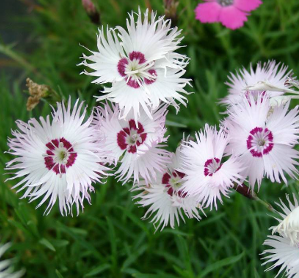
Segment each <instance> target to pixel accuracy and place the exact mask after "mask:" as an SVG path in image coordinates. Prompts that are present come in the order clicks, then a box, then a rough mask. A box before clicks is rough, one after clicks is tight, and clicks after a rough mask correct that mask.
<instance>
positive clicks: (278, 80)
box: [221, 61, 298, 105]
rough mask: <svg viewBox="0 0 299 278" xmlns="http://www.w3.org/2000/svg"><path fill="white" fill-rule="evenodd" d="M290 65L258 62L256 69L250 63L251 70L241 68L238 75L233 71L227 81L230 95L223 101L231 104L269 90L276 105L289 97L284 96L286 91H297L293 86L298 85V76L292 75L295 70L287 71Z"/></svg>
mask: <svg viewBox="0 0 299 278" xmlns="http://www.w3.org/2000/svg"><path fill="white" fill-rule="evenodd" d="M287 70H288V67H287V66H285V65H283V64H282V65H281V64H280V63H278V64H276V62H275V61H268V62H267V63H264V64H263V66H262V63H261V62H259V63H257V66H256V70H254V69H253V67H252V65H250V71H247V70H246V69H245V68H243V69H241V70H240V71H239V73H238V72H237V73H236V75H234V74H233V73H231V75H230V76H228V79H229V81H230V82H227V83H226V85H228V86H229V87H230V88H229V95H228V96H227V97H225V98H224V99H223V100H222V101H221V102H222V103H225V104H228V105H231V104H237V103H239V102H240V101H242V98H243V96H244V95H245V96H246V97H249V96H250V95H253V96H254V97H255V98H256V97H257V96H258V95H264V94H265V93H266V92H267V95H268V97H270V98H271V104H273V105H276V104H277V102H278V103H280V102H281V101H284V100H285V98H287V99H289V97H286V96H282V95H284V94H285V93H295V94H297V93H296V91H294V90H292V89H291V87H293V86H298V81H297V80H296V78H294V77H292V74H293V72H292V71H287Z"/></svg>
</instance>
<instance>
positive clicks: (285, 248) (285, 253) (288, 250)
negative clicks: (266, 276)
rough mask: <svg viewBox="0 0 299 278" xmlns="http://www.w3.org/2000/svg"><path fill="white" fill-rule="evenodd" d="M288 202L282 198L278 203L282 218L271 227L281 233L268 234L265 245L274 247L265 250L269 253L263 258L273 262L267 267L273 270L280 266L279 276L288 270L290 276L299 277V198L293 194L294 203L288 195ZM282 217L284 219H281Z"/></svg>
mask: <svg viewBox="0 0 299 278" xmlns="http://www.w3.org/2000/svg"><path fill="white" fill-rule="evenodd" d="M286 198H287V201H288V204H284V203H283V202H282V200H280V203H276V204H277V205H278V206H279V207H280V208H281V210H282V212H278V213H279V215H280V218H276V219H277V220H278V221H279V224H278V225H277V226H275V227H271V229H272V233H273V234H274V233H278V234H279V235H272V236H268V239H267V240H266V241H265V242H264V245H267V246H270V247H272V248H271V249H267V250H265V251H264V252H263V253H262V254H263V255H264V254H267V253H269V254H267V256H265V257H264V258H263V259H264V260H266V262H264V263H263V265H264V264H266V263H270V262H271V263H273V265H272V266H271V267H269V268H268V269H267V271H268V270H271V269H273V268H275V267H278V266H280V270H279V271H278V274H277V276H278V275H279V274H280V273H281V272H282V271H286V276H287V277H288V278H295V277H297V278H298V277H299V211H298V208H299V206H298V200H297V199H296V197H295V194H293V203H292V201H291V200H290V198H289V196H288V195H286ZM281 218H282V219H281Z"/></svg>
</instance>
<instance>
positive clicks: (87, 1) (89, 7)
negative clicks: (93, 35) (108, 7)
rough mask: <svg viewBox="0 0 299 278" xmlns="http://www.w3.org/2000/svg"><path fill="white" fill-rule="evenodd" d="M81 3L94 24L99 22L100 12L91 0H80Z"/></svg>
mask: <svg viewBox="0 0 299 278" xmlns="http://www.w3.org/2000/svg"><path fill="white" fill-rule="evenodd" d="M82 5H83V7H84V9H85V11H86V13H87V14H88V16H89V18H90V20H91V21H92V22H93V23H94V24H100V22H101V21H100V13H99V12H98V10H97V8H96V7H95V5H94V4H93V2H92V1H91V0H82Z"/></svg>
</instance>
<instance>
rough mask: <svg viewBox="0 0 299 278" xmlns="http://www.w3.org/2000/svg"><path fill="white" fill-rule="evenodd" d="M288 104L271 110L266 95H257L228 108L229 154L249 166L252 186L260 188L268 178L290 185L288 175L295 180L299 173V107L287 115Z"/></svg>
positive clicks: (246, 170)
mask: <svg viewBox="0 0 299 278" xmlns="http://www.w3.org/2000/svg"><path fill="white" fill-rule="evenodd" d="M288 108H289V103H287V104H286V105H280V106H277V107H274V108H271V110H270V100H269V98H267V96H264V97H262V96H258V98H257V99H254V98H253V96H250V98H249V101H248V99H247V98H245V97H244V98H243V100H242V102H241V103H240V104H236V105H233V106H232V107H231V108H230V109H229V112H228V113H229V117H228V119H226V121H225V122H224V124H225V125H226V128H227V131H228V133H229V148H228V153H229V154H233V155H235V156H239V159H240V160H241V161H242V164H244V165H245V166H246V168H245V169H244V172H243V174H244V175H245V176H249V184H250V185H251V186H252V187H254V185H255V183H256V182H257V184H258V187H260V184H261V181H262V179H263V177H264V176H265V175H266V176H267V177H268V178H270V180H271V181H272V182H274V181H276V182H280V180H281V179H282V180H283V181H284V182H285V183H287V179H286V177H285V173H287V174H288V175H289V176H290V177H292V178H295V174H297V173H298V170H296V168H295V165H298V162H297V161H296V159H297V158H298V151H297V150H295V149H294V146H295V144H297V141H298V138H299V137H298V133H299V122H298V120H299V116H298V107H296V108H294V109H292V110H290V111H289V112H288Z"/></svg>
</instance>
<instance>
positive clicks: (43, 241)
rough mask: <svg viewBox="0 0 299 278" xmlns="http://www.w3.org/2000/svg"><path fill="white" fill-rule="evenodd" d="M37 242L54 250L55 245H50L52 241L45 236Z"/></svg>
mask: <svg viewBox="0 0 299 278" xmlns="http://www.w3.org/2000/svg"><path fill="white" fill-rule="evenodd" d="M39 243H40V244H42V245H44V246H46V247H47V248H49V249H50V250H52V251H54V252H56V250H55V247H54V246H53V245H52V243H50V241H48V240H47V239H45V238H42V239H41V240H39Z"/></svg>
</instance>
